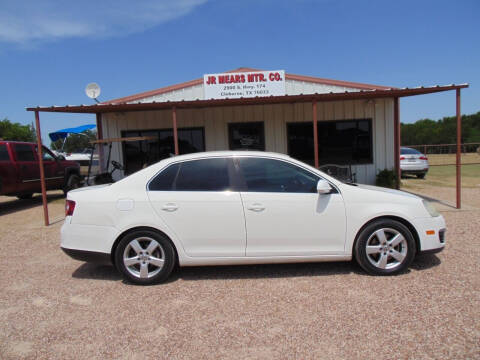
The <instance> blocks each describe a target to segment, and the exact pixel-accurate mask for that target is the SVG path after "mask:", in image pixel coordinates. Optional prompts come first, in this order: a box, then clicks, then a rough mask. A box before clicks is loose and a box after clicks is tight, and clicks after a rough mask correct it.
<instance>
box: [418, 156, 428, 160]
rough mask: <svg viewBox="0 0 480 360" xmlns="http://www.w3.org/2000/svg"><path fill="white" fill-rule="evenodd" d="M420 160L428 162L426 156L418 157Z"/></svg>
mask: <svg viewBox="0 0 480 360" xmlns="http://www.w3.org/2000/svg"><path fill="white" fill-rule="evenodd" d="M419 159H420V160H428V158H427V157H426V156H420V158H419Z"/></svg>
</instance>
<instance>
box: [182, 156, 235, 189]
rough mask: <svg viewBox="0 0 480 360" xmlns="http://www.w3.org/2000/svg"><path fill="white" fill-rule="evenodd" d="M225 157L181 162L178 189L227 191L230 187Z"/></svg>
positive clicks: (227, 161)
mask: <svg viewBox="0 0 480 360" xmlns="http://www.w3.org/2000/svg"><path fill="white" fill-rule="evenodd" d="M229 161H230V160H228V159H225V158H218V159H202V160H192V161H186V162H183V163H181V164H180V170H179V172H178V176H177V179H176V181H175V183H174V190H176V191H226V190H229V189H230V181H229V176H228V163H229Z"/></svg>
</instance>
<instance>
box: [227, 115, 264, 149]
mask: <svg viewBox="0 0 480 360" xmlns="http://www.w3.org/2000/svg"><path fill="white" fill-rule="evenodd" d="M228 140H229V144H230V150H260V151H264V150H265V129H264V125H263V122H245V123H229V124H228Z"/></svg>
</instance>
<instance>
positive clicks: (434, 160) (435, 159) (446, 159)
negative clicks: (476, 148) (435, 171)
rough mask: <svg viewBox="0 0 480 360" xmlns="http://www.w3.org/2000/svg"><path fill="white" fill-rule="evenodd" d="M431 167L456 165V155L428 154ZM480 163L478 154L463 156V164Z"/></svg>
mask: <svg viewBox="0 0 480 360" xmlns="http://www.w3.org/2000/svg"><path fill="white" fill-rule="evenodd" d="M427 157H428V163H429V164H430V165H448V164H455V160H456V154H428V155H427ZM472 163H480V155H479V154H477V153H468V154H462V164H472Z"/></svg>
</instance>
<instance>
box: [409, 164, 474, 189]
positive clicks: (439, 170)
mask: <svg viewBox="0 0 480 360" xmlns="http://www.w3.org/2000/svg"><path fill="white" fill-rule="evenodd" d="M429 159H430V158H429ZM455 184H456V168H455V166H454V165H445V166H432V167H431V168H430V170H429V171H428V173H427V175H426V176H425V179H417V178H415V177H410V176H409V177H406V178H403V179H402V187H405V188H415V187H419V186H420V187H424V186H446V187H455ZM462 187H466V188H476V187H480V165H462Z"/></svg>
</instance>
